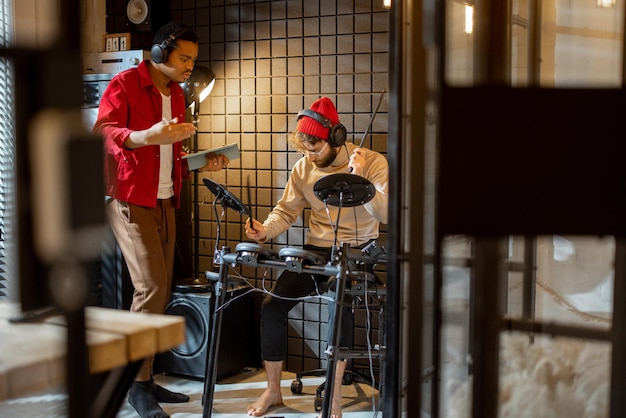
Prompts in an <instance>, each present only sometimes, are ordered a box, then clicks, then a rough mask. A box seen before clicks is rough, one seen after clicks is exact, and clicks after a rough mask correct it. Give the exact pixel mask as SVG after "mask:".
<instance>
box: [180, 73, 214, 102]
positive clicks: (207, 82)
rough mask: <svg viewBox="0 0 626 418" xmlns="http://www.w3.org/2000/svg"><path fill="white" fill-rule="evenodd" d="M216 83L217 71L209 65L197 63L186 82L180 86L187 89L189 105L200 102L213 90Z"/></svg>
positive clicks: (186, 96)
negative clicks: (208, 66)
mask: <svg viewBox="0 0 626 418" xmlns="http://www.w3.org/2000/svg"><path fill="white" fill-rule="evenodd" d="M213 84H215V73H214V72H213V71H212V70H211V69H210V68H207V67H204V66H202V65H197V66H196V67H195V68H194V69H193V71H192V73H191V77H189V78H188V79H187V80H186V81H185V82H184V83H181V84H180V86H181V87H182V88H183V90H184V91H185V103H186V104H187V107H189V106H191V104H192V103H194V102H197V104H200V103H201V102H202V101H203V100H204V99H206V98H207V96H208V95H209V94H210V93H211V90H213Z"/></svg>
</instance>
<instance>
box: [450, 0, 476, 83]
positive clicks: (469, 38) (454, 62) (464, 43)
mask: <svg viewBox="0 0 626 418" xmlns="http://www.w3.org/2000/svg"><path fill="white" fill-rule="evenodd" d="M473 11H474V6H471V5H469V4H466V3H464V2H461V1H452V0H448V1H447V2H446V23H445V26H446V50H445V54H446V74H445V77H446V82H447V83H448V84H449V85H454V86H469V85H471V84H472V81H473V63H474V56H473V54H474V36H473V27H472V25H471V22H473V17H472V19H470V15H472V13H473ZM472 16H473V15H472Z"/></svg>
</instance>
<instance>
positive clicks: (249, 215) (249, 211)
mask: <svg viewBox="0 0 626 418" xmlns="http://www.w3.org/2000/svg"><path fill="white" fill-rule="evenodd" d="M246 188H247V189H248V217H249V218H250V228H251V229H252V230H253V231H254V232H256V230H255V229H254V226H253V224H252V221H253V219H254V218H253V217H252V197H251V194H250V175H249V174H248V177H246Z"/></svg>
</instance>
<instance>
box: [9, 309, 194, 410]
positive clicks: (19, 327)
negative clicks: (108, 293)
mask: <svg viewBox="0 0 626 418" xmlns="http://www.w3.org/2000/svg"><path fill="white" fill-rule="evenodd" d="M19 312H20V307H19V304H17V303H13V302H7V301H0V401H1V400H4V399H10V398H16V397H22V396H26V395H29V394H32V393H37V392H42V391H45V390H47V389H49V388H51V387H55V386H60V385H63V384H64V382H65V357H66V356H65V353H66V348H67V347H66V345H67V341H66V339H67V332H66V331H67V329H66V328H65V318H64V317H63V316H62V315H59V316H55V317H51V318H48V319H46V320H45V321H43V322H37V323H17V324H14V323H11V322H9V320H8V318H10V317H12V316H14V315H16V314H17V313H19ZM85 320H86V326H87V345H88V347H89V369H90V372H91V373H101V372H105V371H108V370H112V369H115V368H118V367H121V366H124V365H126V364H128V363H129V362H132V361H137V360H141V359H143V358H145V357H148V356H150V355H153V354H156V353H159V352H164V351H167V350H169V349H170V348H173V347H175V346H177V345H179V344H182V343H183V342H184V341H185V319H184V317H182V316H175V315H157V314H147V313H133V312H128V311H121V310H116V309H107V308H100V307H87V308H86V309H85Z"/></svg>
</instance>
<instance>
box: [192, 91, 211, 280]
mask: <svg viewBox="0 0 626 418" xmlns="http://www.w3.org/2000/svg"><path fill="white" fill-rule="evenodd" d="M194 97H195V98H196V100H194V102H193V103H192V109H191V115H192V117H193V125H194V126H195V127H196V132H195V133H194V134H193V141H192V146H193V152H194V153H195V152H198V148H199V145H198V131H197V129H198V119H199V115H200V101H199V100H198V86H197V85H196V84H194ZM198 180H199V178H198V170H193V199H194V201H193V230H194V235H193V279H192V281H191V283H192V284H193V285H200V286H205V285H208V283H209V282H208V280H207V279H206V278H201V277H200V216H199V212H200V203H199V202H198V190H199V189H198Z"/></svg>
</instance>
